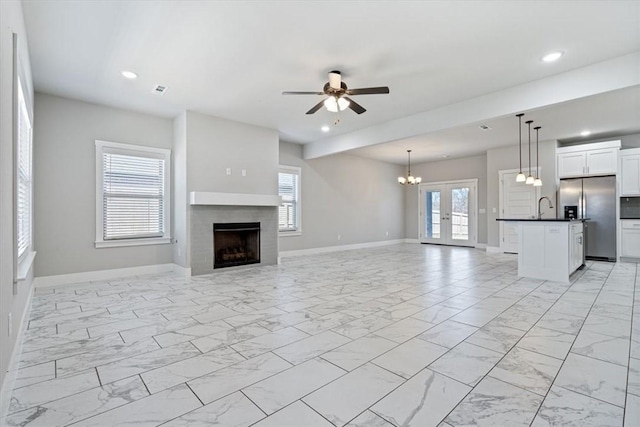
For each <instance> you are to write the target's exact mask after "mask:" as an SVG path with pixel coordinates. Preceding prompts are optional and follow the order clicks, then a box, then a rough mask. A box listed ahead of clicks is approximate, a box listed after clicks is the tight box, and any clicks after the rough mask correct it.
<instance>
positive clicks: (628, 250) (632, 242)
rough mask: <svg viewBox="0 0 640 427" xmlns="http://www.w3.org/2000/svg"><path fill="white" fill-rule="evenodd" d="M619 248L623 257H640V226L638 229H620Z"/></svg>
mask: <svg viewBox="0 0 640 427" xmlns="http://www.w3.org/2000/svg"><path fill="white" fill-rule="evenodd" d="M621 249H622V254H621V256H623V257H630V258H640V227H639V229H638V230H633V229H626V230H625V229H623V230H622V248H621Z"/></svg>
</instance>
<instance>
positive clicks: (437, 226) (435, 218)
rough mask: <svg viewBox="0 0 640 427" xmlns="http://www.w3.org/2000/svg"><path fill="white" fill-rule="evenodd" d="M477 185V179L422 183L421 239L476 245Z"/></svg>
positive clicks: (442, 242)
mask: <svg viewBox="0 0 640 427" xmlns="http://www.w3.org/2000/svg"><path fill="white" fill-rule="evenodd" d="M477 189H478V180H477V179H471V180H464V181H447V182H431V183H425V184H420V190H419V199H420V200H419V215H418V217H419V218H420V227H419V233H420V234H419V240H420V242H421V243H435V244H441V245H455V246H475V245H476V243H477V240H478V237H477V229H478V216H477V212H478V195H477V194H478V193H477Z"/></svg>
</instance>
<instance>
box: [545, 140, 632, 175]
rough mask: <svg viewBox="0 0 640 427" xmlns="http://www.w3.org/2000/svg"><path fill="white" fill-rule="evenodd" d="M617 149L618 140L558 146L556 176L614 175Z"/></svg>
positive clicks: (618, 145) (616, 168)
mask: <svg viewBox="0 0 640 427" xmlns="http://www.w3.org/2000/svg"><path fill="white" fill-rule="evenodd" d="M619 151H620V141H608V142H598V143H595V144H586V145H574V146H571V147H561V148H558V149H556V157H557V159H558V178H571V177H579V176H597V175H615V174H617V172H618V152H619Z"/></svg>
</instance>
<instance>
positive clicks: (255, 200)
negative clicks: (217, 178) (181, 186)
mask: <svg viewBox="0 0 640 427" xmlns="http://www.w3.org/2000/svg"><path fill="white" fill-rule="evenodd" d="M281 202H282V198H281V197H280V196H278V195H272V194H245V193H212V192H207V191H192V192H191V193H189V204H190V205H205V206H274V207H277V206H280V203H281Z"/></svg>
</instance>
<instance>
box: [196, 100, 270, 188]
mask: <svg viewBox="0 0 640 427" xmlns="http://www.w3.org/2000/svg"><path fill="white" fill-rule="evenodd" d="M186 131H187V189H188V191H214V192H223V193H251V194H278V131H276V130H273V129H267V128H263V127H258V126H252V125H248V124H245V123H239V122H233V121H230V120H225V119H219V118H217V117H212V116H206V115H204V114H199V113H194V112H191V111H188V112H187V121H186ZM227 168H231V172H232V173H231V175H227V174H226V169H227ZM242 169H245V170H246V171H247V175H246V176H242V175H241V170H242Z"/></svg>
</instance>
